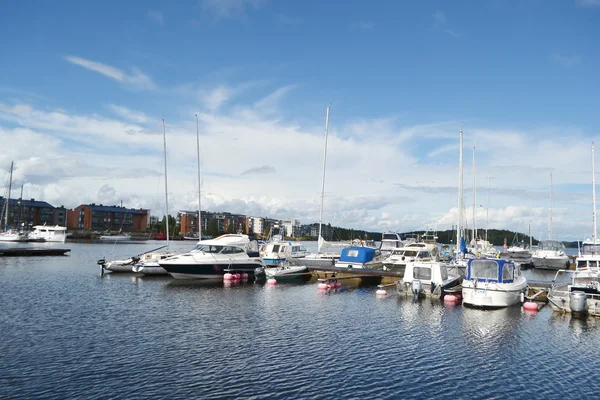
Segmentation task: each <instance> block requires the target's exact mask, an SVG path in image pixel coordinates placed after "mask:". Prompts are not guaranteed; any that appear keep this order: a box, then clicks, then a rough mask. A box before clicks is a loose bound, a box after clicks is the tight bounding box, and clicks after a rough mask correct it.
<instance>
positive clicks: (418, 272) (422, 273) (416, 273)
mask: <svg viewBox="0 0 600 400" xmlns="http://www.w3.org/2000/svg"><path fill="white" fill-rule="evenodd" d="M413 278H414V279H423V280H425V281H430V280H431V268H427V267H415V268H414V269H413Z"/></svg>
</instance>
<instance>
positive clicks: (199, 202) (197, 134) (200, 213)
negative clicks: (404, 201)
mask: <svg viewBox="0 0 600 400" xmlns="http://www.w3.org/2000/svg"><path fill="white" fill-rule="evenodd" d="M194 116H195V117H196V148H197V149H196V150H197V151H198V240H202V208H201V204H202V192H201V190H200V133H199V131H198V114H194Z"/></svg>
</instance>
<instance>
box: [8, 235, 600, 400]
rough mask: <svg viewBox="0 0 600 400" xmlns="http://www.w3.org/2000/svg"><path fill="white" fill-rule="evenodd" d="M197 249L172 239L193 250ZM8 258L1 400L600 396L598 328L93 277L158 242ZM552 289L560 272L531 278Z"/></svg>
mask: <svg viewBox="0 0 600 400" xmlns="http://www.w3.org/2000/svg"><path fill="white" fill-rule="evenodd" d="M192 245H193V244H188V243H177V244H176V245H175V247H182V248H190V247H191V246H192ZM57 247H67V248H70V249H71V252H70V255H68V256H66V257H47V258H45V257H31V258H3V257H0V283H1V288H2V289H1V290H0V304H1V305H2V312H1V313H0V336H1V340H0V355H1V356H0V398H11V399H17V398H18V399H20V398H27V399H30V398H85V399H105V398H106V399H108V398H170V399H171V398H172V399H175V398H185V399H189V398H199V399H213V398H256V399H266V398H269V399H271V398H285V399H289V398H318V399H324V398H369V399H370V398H378V399H397V398H427V399H441V398H468V399H476V398H481V399H490V398H548V399H559V398H565V397H568V398H596V397H597V396H598V393H599V392H600V380H599V379H598V378H597V376H596V375H597V372H598V365H599V364H598V354H599V352H598V349H599V348H600V320H598V319H588V320H581V319H575V318H571V317H570V316H561V315H558V314H553V313H552V310H551V309H550V308H549V307H545V308H543V309H542V310H541V311H540V312H539V313H537V314H536V315H533V316H532V315H528V314H526V313H524V312H523V311H522V310H521V308H520V307H511V308H507V309H504V310H494V311H483V310H476V309H468V308H464V307H461V306H455V307H447V306H444V305H443V304H442V303H441V302H439V301H432V300H425V301H420V302H413V301H412V300H411V299H403V298H402V299H401V298H397V297H396V296H391V295H388V297H386V298H376V296H375V290H376V288H375V287H359V286H357V285H350V286H346V287H343V288H342V290H340V291H339V292H337V293H332V294H320V293H318V291H317V289H316V286H315V284H312V283H302V284H281V283H280V284H278V285H277V286H275V287H268V286H266V285H263V284H255V283H247V284H242V285H240V286H235V287H229V288H224V287H223V286H222V284H217V285H212V284H211V285H207V284H203V283H201V282H196V281H176V280H173V279H171V278H159V277H154V278H152V277H139V276H136V275H133V274H126V275H117V274H113V275H111V274H105V275H104V276H103V277H102V276H101V275H100V268H99V267H98V266H97V265H96V261H97V260H98V259H99V258H101V257H103V256H106V257H107V258H111V259H112V258H119V257H121V256H128V255H131V254H135V253H140V252H143V251H145V250H149V249H152V248H154V247H157V244H156V243H150V242H149V243H142V244H119V245H116V246H115V245H112V244H80V243H66V244H60V245H58V246H57ZM527 274H529V276H530V277H531V278H532V279H534V280H536V281H542V280H546V281H549V280H551V279H552V277H553V276H554V274H553V273H552V272H551V271H548V272H546V271H527Z"/></svg>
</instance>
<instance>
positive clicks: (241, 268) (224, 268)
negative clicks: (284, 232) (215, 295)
mask: <svg viewBox="0 0 600 400" xmlns="http://www.w3.org/2000/svg"><path fill="white" fill-rule="evenodd" d="M158 264H159V265H160V266H161V267H163V268H164V269H165V270H166V271H167V272H168V273H169V274H170V275H171V276H172V277H174V278H177V279H220V280H222V279H223V275H224V274H225V273H227V272H229V271H234V272H239V273H247V274H248V275H249V276H254V274H255V270H257V269H260V270H261V271H262V270H264V267H265V264H264V263H263V261H262V260H261V259H260V258H259V253H258V241H257V240H256V238H254V237H250V236H248V235H244V234H225V235H222V236H219V237H217V238H215V239H209V240H201V241H199V242H198V244H197V245H196V246H195V247H194V248H193V249H192V250H191V251H189V252H187V253H184V254H180V255H176V256H173V257H168V258H165V259H163V260H160V261H159V262H158Z"/></svg>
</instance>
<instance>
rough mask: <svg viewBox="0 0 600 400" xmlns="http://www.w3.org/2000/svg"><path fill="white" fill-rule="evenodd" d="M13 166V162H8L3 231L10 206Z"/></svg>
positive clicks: (6, 226)
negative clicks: (8, 173) (8, 172)
mask: <svg viewBox="0 0 600 400" xmlns="http://www.w3.org/2000/svg"><path fill="white" fill-rule="evenodd" d="M13 165H14V162H13V161H11V162H10V175H9V176H10V177H9V179H8V198H7V199H6V207H5V209H6V215H4V229H3V230H6V229H7V228H8V210H9V206H10V192H11V191H12V176H13Z"/></svg>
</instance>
